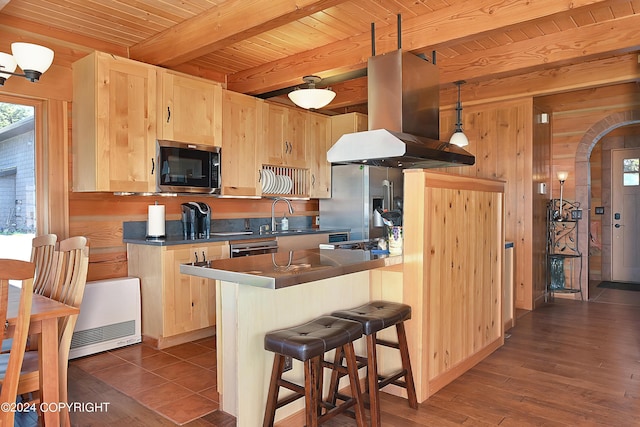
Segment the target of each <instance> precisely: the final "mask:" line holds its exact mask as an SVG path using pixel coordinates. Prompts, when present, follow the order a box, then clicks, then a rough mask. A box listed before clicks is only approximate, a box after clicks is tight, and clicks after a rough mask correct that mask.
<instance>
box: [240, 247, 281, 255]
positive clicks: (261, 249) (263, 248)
mask: <svg viewBox="0 0 640 427" xmlns="http://www.w3.org/2000/svg"><path fill="white" fill-rule="evenodd" d="M273 249H278V246H277V245H272V246H253V247H250V248H234V249H231V252H233V253H234V254H239V253H242V252H257V251H264V250H273Z"/></svg>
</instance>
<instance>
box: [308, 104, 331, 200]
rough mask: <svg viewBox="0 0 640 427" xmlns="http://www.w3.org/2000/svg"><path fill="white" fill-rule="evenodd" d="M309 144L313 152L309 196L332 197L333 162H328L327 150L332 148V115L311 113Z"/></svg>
mask: <svg viewBox="0 0 640 427" xmlns="http://www.w3.org/2000/svg"><path fill="white" fill-rule="evenodd" d="M307 144H308V149H309V152H310V153H311V155H310V159H309V168H310V169H309V173H310V183H309V186H310V188H309V196H310V197H315V198H329V197H331V163H329V162H327V150H329V148H331V118H330V117H328V116H323V115H321V114H314V113H309V133H308V140H307Z"/></svg>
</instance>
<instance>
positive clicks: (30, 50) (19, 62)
mask: <svg viewBox="0 0 640 427" xmlns="http://www.w3.org/2000/svg"><path fill="white" fill-rule="evenodd" d="M11 53H12V54H13V55H9V54H8V53H3V52H0V86H4V82H5V81H6V80H7V79H8V78H9V77H11V76H20V77H24V78H26V79H27V80H29V81H31V82H37V81H38V80H40V76H41V75H42V74H43V73H44V72H45V71H47V70H48V69H49V67H50V66H51V63H52V62H53V50H51V49H49V48H48V47H44V46H40V45H37V44H33V43H22V42H16V43H11ZM16 67H20V68H21V69H22V71H23V74H18V73H14V71H15V70H16Z"/></svg>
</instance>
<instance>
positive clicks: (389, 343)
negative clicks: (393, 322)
mask: <svg viewBox="0 0 640 427" xmlns="http://www.w3.org/2000/svg"><path fill="white" fill-rule="evenodd" d="M376 344H378V345H383V346H385V347H391V348H395V349H397V350H400V344H398V343H397V342H393V341H387V340H381V339H380V338H378V337H376Z"/></svg>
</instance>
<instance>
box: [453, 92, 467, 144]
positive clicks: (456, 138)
mask: <svg viewBox="0 0 640 427" xmlns="http://www.w3.org/2000/svg"><path fill="white" fill-rule="evenodd" d="M465 83H466V82H465V81H464V80H459V81H457V82H455V83H454V84H456V85H457V86H458V102H457V103H456V130H455V131H454V132H453V135H452V136H451V140H450V141H449V143H450V144H454V145H457V146H458V147H464V146H466V145H469V140H468V139H467V136H466V135H465V134H464V132H462V103H461V102H460V86H461V85H463V84H465Z"/></svg>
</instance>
